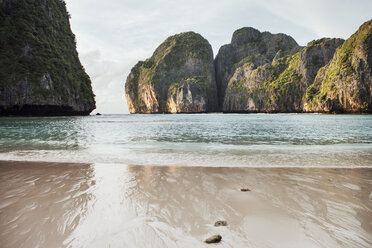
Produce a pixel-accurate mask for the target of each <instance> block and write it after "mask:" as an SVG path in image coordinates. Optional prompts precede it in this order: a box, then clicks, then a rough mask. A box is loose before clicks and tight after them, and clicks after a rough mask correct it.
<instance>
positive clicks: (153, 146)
mask: <svg viewBox="0 0 372 248" xmlns="http://www.w3.org/2000/svg"><path fill="white" fill-rule="evenodd" d="M0 160H21V161H31V160H32V161H53V162H60V161H62V162H90V163H91V162H92V163H94V162H99V163H125V164H130V165H179V166H218V167H220V166H244V167H245V166H246V167H261V166H265V167H319V166H320V167H370V166H372V116H371V115H319V114H195V115H194V114H187V115H183V114H179V115H103V116H87V117H48V118H0Z"/></svg>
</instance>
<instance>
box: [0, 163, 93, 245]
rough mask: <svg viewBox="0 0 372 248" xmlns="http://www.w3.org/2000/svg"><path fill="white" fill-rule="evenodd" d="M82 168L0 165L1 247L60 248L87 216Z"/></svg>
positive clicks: (85, 169) (88, 180)
mask: <svg viewBox="0 0 372 248" xmlns="http://www.w3.org/2000/svg"><path fill="white" fill-rule="evenodd" d="M93 174H94V171H93V169H92V168H91V166H90V165H86V164H50V163H49V164H46V163H16V162H0V199H1V200H0V246H1V247H60V246H61V244H62V242H63V241H64V240H65V239H66V237H68V236H69V235H70V234H71V233H72V232H73V231H74V230H75V229H76V227H77V226H78V225H79V223H80V221H81V219H82V218H83V217H84V215H85V214H86V212H87V206H88V202H89V201H91V200H92V198H93V196H92V194H91V192H92V191H94V186H92V178H93Z"/></svg>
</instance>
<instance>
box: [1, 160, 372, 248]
mask: <svg viewBox="0 0 372 248" xmlns="http://www.w3.org/2000/svg"><path fill="white" fill-rule="evenodd" d="M0 188H1V191H0V199H1V200H0V216H1V217H0V233H1V236H0V246H1V247H4V248H7V247H210V246H212V247H214V246H215V245H214V244H205V243H204V240H205V239H206V238H208V237H210V236H212V235H214V234H220V235H221V236H222V241H221V243H219V244H217V246H218V247H298V245H299V244H301V247H305V248H306V247H309V248H310V247H311V248H312V247H349V248H350V247H370V246H371V245H372V192H371V191H372V169H370V168H350V169H345V168H338V169H331V168H226V167H220V168H212V167H173V166H135V165H126V164H100V163H95V164H74V163H46V162H17V161H1V162H0ZM241 189H249V190H250V191H246V192H243V191H241ZM219 220H224V221H226V222H227V226H219V227H215V226H214V223H215V222H216V221H219Z"/></svg>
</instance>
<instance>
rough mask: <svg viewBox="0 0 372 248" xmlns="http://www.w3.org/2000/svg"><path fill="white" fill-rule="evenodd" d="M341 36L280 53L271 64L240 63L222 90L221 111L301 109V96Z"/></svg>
mask: <svg viewBox="0 0 372 248" xmlns="http://www.w3.org/2000/svg"><path fill="white" fill-rule="evenodd" d="M342 43H343V40H341V39H326V38H325V39H321V40H317V41H313V42H310V43H309V44H308V45H307V46H306V47H305V48H303V49H301V51H299V52H297V53H295V54H289V55H286V56H281V55H280V53H281V52H280V51H278V52H277V56H276V57H274V58H273V60H272V61H271V62H270V63H265V64H263V65H260V63H258V64H256V63H255V62H254V61H249V62H245V61H244V63H242V62H241V63H240V64H242V65H240V66H238V67H237V68H236V69H235V71H234V74H233V75H232V77H231V78H230V80H229V82H228V85H227V89H226V92H225V97H224V102H223V108H222V110H223V111H224V112H302V109H303V105H304V104H303V95H304V93H305V92H306V89H307V88H308V86H309V85H310V84H312V83H313V81H314V78H315V76H316V73H317V72H318V70H319V69H320V68H321V67H322V66H324V65H326V64H327V63H328V62H329V61H330V60H331V59H332V57H333V54H334V52H335V50H336V48H337V47H338V46H340V45H341V44H342Z"/></svg>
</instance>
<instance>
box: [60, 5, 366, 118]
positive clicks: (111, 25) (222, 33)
mask: <svg viewBox="0 0 372 248" xmlns="http://www.w3.org/2000/svg"><path fill="white" fill-rule="evenodd" d="M66 3H67V9H68V11H69V12H70V14H71V16H72V19H71V27H72V31H73V32H74V33H75V35H76V39H77V45H78V52H79V56H80V60H81V62H82V64H83V65H84V67H85V69H86V71H87V73H88V74H89V76H90V77H91V79H92V83H93V91H94V93H95V94H96V101H97V110H96V111H95V112H94V113H96V112H100V113H105V114H108V113H128V107H127V104H126V100H125V97H124V84H125V80H126V77H127V75H128V74H129V72H130V69H131V68H132V67H133V66H134V65H135V64H136V63H137V61H139V60H145V59H146V58H148V57H150V56H151V55H152V53H153V51H154V50H155V48H156V47H157V46H158V45H159V44H160V43H162V42H163V41H164V40H165V39H166V38H167V37H168V36H170V35H173V34H177V33H181V32H185V31H195V32H197V33H200V34H201V35H202V36H203V37H204V38H206V39H207V40H208V41H209V42H210V43H211V45H212V47H213V52H214V54H215V55H216V53H217V52H218V49H219V47H220V46H222V45H224V44H227V43H229V42H230V40H231V36H232V33H233V32H234V30H236V29H238V28H241V27H254V28H256V29H258V30H260V31H269V32H271V33H285V34H288V35H291V36H292V37H293V38H294V39H295V40H296V41H297V43H299V45H306V44H307V42H309V41H311V40H314V39H318V38H322V37H338V38H344V39H347V38H348V37H349V36H350V35H352V34H353V33H354V32H355V31H356V30H357V29H358V27H359V26H360V25H361V24H362V23H363V22H365V21H367V20H370V19H372V1H371V0H255V1H251V0H224V1H220V0H183V1H178V0H146V1H145V0H101V1H99V0H66Z"/></svg>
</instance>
